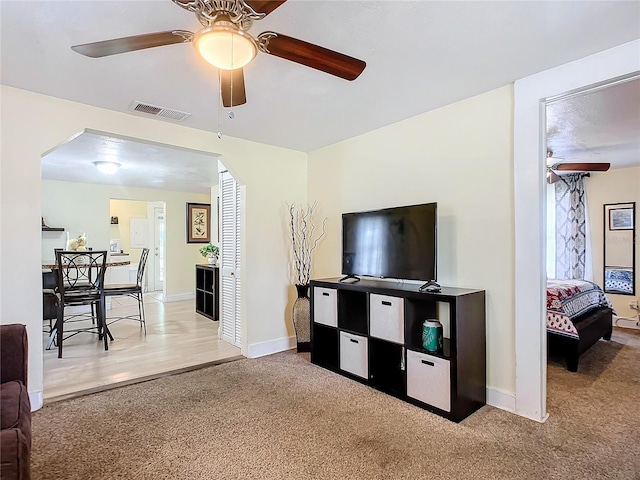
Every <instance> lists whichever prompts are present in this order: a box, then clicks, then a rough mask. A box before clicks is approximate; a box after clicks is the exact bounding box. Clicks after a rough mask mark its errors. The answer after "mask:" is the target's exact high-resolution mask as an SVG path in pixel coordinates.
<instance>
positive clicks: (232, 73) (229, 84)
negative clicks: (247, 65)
mask: <svg viewBox="0 0 640 480" xmlns="http://www.w3.org/2000/svg"><path fill="white" fill-rule="evenodd" d="M220 81H221V83H222V87H221V91H222V105H224V106H225V107H237V106H238V105H243V104H245V103H247V96H246V93H245V90H244V72H243V70H242V68H236V69H235V70H220Z"/></svg>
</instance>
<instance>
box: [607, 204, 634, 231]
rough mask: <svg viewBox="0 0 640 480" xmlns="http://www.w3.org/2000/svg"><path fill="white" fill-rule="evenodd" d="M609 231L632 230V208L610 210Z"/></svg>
mask: <svg viewBox="0 0 640 480" xmlns="http://www.w3.org/2000/svg"><path fill="white" fill-rule="evenodd" d="M609 230H633V208H612V209H610V210H609Z"/></svg>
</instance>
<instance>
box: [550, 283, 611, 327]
mask: <svg viewBox="0 0 640 480" xmlns="http://www.w3.org/2000/svg"><path fill="white" fill-rule="evenodd" d="M598 307H609V308H611V309H612V310H613V306H612V305H611V302H609V299H608V298H607V297H606V295H605V294H604V292H603V291H602V289H601V288H600V287H599V286H598V285H596V284H595V283H593V282H589V281H587V280H556V279H551V280H547V331H550V332H553V333H558V334H561V335H566V336H568V337H574V338H578V331H577V330H576V327H575V325H574V324H573V320H574V319H576V318H577V317H579V316H580V315H582V314H583V313H587V312H588V311H590V310H593V309H594V308H598ZM614 314H615V312H614Z"/></svg>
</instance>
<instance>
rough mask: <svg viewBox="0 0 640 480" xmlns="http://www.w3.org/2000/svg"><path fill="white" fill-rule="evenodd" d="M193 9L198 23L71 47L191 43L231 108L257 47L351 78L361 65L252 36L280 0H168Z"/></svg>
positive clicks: (127, 48)
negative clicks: (255, 25) (215, 76)
mask: <svg viewBox="0 0 640 480" xmlns="http://www.w3.org/2000/svg"><path fill="white" fill-rule="evenodd" d="M172 1H173V3H175V4H176V5H178V6H179V7H182V8H184V9H185V10H188V11H190V12H193V13H194V14H195V15H196V17H197V18H198V20H199V21H200V23H201V24H202V25H203V28H202V29H200V30H198V31H197V32H195V33H193V32H190V31H188V30H167V31H164V32H156V33H147V34H142V35H134V36H131V37H123V38H116V39H113V40H105V41H101V42H93V43H85V44H82V45H74V46H72V47H71V49H72V50H73V51H75V52H78V53H80V54H82V55H85V56H87V57H93V58H98V57H106V56H109V55H116V54H119V53H125V52H133V51H135V50H143V49H146V48H152V47H161V46H164V45H172V44H175V43H193V45H194V47H195V48H196V49H197V50H198V52H199V53H200V55H201V56H202V57H203V58H204V59H205V60H206V61H207V62H209V63H210V64H212V65H213V66H215V67H217V68H218V69H220V82H221V84H220V91H221V95H222V104H223V105H224V106H225V107H233V106H237V105H242V104H244V103H246V101H247V98H246V92H245V86H244V72H243V67H244V66H245V65H246V64H248V63H249V62H250V61H251V60H253V58H254V57H255V56H256V54H257V53H258V51H260V52H263V53H268V54H270V55H275V56H277V57H280V58H284V59H286V60H290V61H292V62H296V63H300V64H302V65H306V66H307V67H311V68H314V69H316V70H320V71H322V72H326V73H329V74H331V75H335V76H337V77H340V78H344V79H345V80H355V79H356V78H357V77H358V76H359V75H360V74H361V73H362V71H363V70H364V68H365V67H366V63H365V62H363V61H362V60H358V59H357V58H353V57H350V56H348V55H344V54H342V53H338V52H334V51H333V50H329V49H327V48H324V47H320V46H318V45H314V44H312V43H308V42H305V41H303V40H298V39H296V38H293V37H289V36H287V35H282V34H280V33H276V32H270V31H267V32H263V33H261V34H259V35H258V36H257V37H255V38H254V37H253V36H252V35H251V34H250V33H249V32H248V30H249V29H250V28H251V26H252V25H253V22H254V20H261V19H263V18H264V17H266V16H267V15H268V14H269V13H271V12H272V11H274V10H275V9H276V8H278V7H279V6H280V5H282V4H283V3H285V1H286V0H172Z"/></svg>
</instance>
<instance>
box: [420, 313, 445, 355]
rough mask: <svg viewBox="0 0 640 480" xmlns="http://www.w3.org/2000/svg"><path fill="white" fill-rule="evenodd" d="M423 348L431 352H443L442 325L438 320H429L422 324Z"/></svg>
mask: <svg viewBox="0 0 640 480" xmlns="http://www.w3.org/2000/svg"><path fill="white" fill-rule="evenodd" d="M422 346H423V347H424V349H425V350H427V351H429V352H439V351H441V350H442V324H441V323H440V322H439V321H438V320H436V319H429V320H425V321H424V323H423V324H422Z"/></svg>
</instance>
